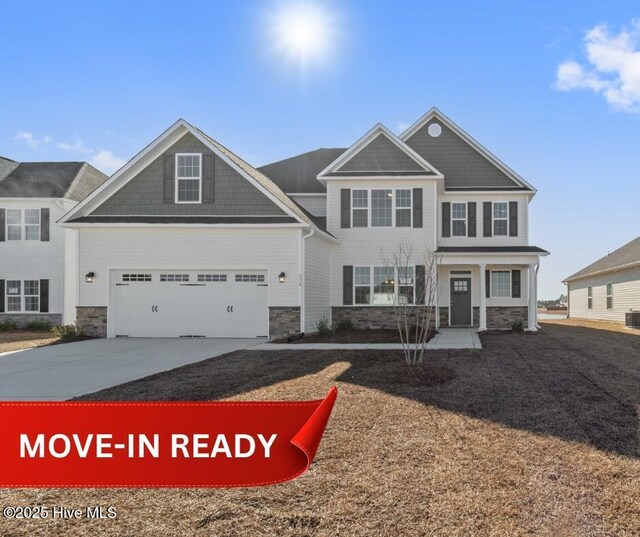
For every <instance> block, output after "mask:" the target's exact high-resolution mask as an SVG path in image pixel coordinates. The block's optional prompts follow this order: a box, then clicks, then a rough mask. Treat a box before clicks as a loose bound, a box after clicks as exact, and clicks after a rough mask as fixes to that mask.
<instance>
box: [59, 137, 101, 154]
mask: <svg viewBox="0 0 640 537" xmlns="http://www.w3.org/2000/svg"><path fill="white" fill-rule="evenodd" d="M57 147H58V149H62V150H63V151H66V152H67V153H80V154H83V155H86V154H87V153H92V152H93V150H91V149H89V148H88V147H86V146H85V145H84V142H83V141H82V140H76V141H75V142H74V143H72V144H70V143H68V142H60V143H58V144H57Z"/></svg>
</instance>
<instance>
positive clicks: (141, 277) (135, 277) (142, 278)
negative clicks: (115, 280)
mask: <svg viewBox="0 0 640 537" xmlns="http://www.w3.org/2000/svg"><path fill="white" fill-rule="evenodd" d="M122 281H123V282H150V281H151V274H123V275H122Z"/></svg>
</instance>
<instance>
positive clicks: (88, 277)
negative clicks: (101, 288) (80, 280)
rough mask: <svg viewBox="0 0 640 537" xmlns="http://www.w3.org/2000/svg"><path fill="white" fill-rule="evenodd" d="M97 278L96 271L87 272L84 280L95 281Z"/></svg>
mask: <svg viewBox="0 0 640 537" xmlns="http://www.w3.org/2000/svg"><path fill="white" fill-rule="evenodd" d="M95 278H96V273H95V272H87V274H86V275H85V277H84V281H86V282H87V283H93V281H94V280H95Z"/></svg>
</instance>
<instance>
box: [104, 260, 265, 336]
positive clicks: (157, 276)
mask: <svg viewBox="0 0 640 537" xmlns="http://www.w3.org/2000/svg"><path fill="white" fill-rule="evenodd" d="M111 286H112V289H111V297H112V302H111V304H112V308H111V310H112V316H111V322H112V323H113V324H114V331H113V335H115V336H130V337H266V336H267V335H268V334H269V309H268V288H267V273H266V271H246V270H244V271H243V270H237V271H236V270H198V271H193V270H137V269H136V270H120V271H113V272H112V283H111Z"/></svg>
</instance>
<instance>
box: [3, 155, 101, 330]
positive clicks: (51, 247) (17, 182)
mask: <svg viewBox="0 0 640 537" xmlns="http://www.w3.org/2000/svg"><path fill="white" fill-rule="evenodd" d="M106 178H107V177H106V175H104V174H103V173H101V172H99V171H98V170H96V169H95V168H94V167H93V166H91V165H89V164H87V163H84V162H14V161H13V160H9V159H6V158H2V157H0V321H3V320H7V319H13V320H15V321H16V322H17V323H18V324H19V325H20V326H25V325H26V324H27V323H29V322H30V321H33V320H48V321H51V322H53V323H56V324H62V323H72V322H74V320H75V316H76V314H75V304H76V289H77V285H78V283H77V282H78V278H77V272H76V267H75V259H76V253H75V248H76V245H75V239H74V232H73V231H70V230H65V229H63V228H62V227H61V226H60V225H59V224H57V221H58V220H59V219H60V218H61V217H62V216H63V215H64V214H65V213H66V212H67V211H69V210H70V209H72V208H73V207H74V206H75V205H76V204H77V203H78V202H79V201H80V200H81V199H83V198H84V197H85V196H87V195H88V194H89V193H90V192H91V191H92V190H93V189H95V188H97V187H98V186H100V185H101V184H102V183H103V182H104V181H105V180H106Z"/></svg>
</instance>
